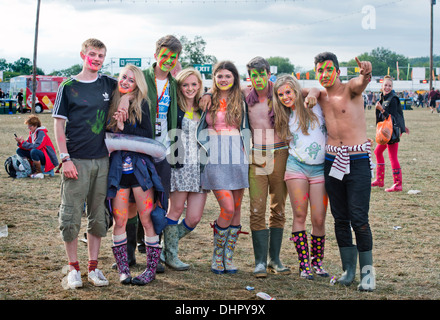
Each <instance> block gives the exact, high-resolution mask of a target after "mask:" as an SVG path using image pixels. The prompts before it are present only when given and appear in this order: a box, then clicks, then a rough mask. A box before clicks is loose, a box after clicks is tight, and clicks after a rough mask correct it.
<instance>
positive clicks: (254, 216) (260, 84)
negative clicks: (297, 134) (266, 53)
mask: <svg viewBox="0 0 440 320" xmlns="http://www.w3.org/2000/svg"><path fill="white" fill-rule="evenodd" d="M246 67H247V69H248V73H249V77H250V79H251V82H252V89H251V90H250V91H249V92H247V93H245V95H246V102H247V105H248V116H249V124H250V127H251V131H252V142H253V144H252V153H251V154H252V158H251V161H250V165H249V196H250V228H251V231H252V242H253V247H254V256H255V269H254V275H255V276H256V277H265V276H266V268H267V269H268V270H269V271H270V272H273V273H278V274H290V269H289V268H287V267H285V266H284V265H283V264H282V262H281V261H280V257H279V255H280V251H281V243H282V238H283V231H284V224H285V222H286V218H285V204H286V197H287V187H286V183H285V181H284V173H285V171H286V161H287V157H288V156H289V150H288V144H287V142H286V141H283V140H282V139H281V138H280V137H278V135H277V133H276V131H275V130H274V112H273V109H272V95H273V84H272V82H270V81H269V78H270V66H269V63H268V62H267V61H266V60H265V59H263V58H262V57H255V58H253V59H252V60H251V61H249V63H248V64H247V66H246ZM302 93H303V95H304V96H306V98H305V103H307V104H308V105H309V107H312V106H313V105H315V104H316V97H317V96H319V90H317V89H310V90H309V89H303V92H302ZM268 193H269V196H270V209H269V210H270V213H269V223H268V226H269V229H268V228H267V227H266V199H267V195H268ZM268 252H269V262H267V254H268Z"/></svg>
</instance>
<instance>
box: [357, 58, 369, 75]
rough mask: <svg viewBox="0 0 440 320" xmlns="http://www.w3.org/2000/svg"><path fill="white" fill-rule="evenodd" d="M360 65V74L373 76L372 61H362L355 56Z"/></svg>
mask: <svg viewBox="0 0 440 320" xmlns="http://www.w3.org/2000/svg"><path fill="white" fill-rule="evenodd" d="M354 59H355V60H356V63H357V65H358V67H359V74H361V75H363V76H371V72H372V71H373V67H372V66H371V62H370V61H360V60H359V59H358V57H355V58H354Z"/></svg>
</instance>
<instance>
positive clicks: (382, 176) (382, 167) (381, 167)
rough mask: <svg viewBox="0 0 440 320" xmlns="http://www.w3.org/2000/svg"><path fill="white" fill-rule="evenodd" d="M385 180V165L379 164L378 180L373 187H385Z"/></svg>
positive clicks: (377, 169) (377, 170)
mask: <svg viewBox="0 0 440 320" xmlns="http://www.w3.org/2000/svg"><path fill="white" fill-rule="evenodd" d="M384 179H385V164H383V163H378V164H377V167H376V180H374V181H373V182H372V183H371V186H372V187H381V188H382V187H383V186H384V185H385V184H384Z"/></svg>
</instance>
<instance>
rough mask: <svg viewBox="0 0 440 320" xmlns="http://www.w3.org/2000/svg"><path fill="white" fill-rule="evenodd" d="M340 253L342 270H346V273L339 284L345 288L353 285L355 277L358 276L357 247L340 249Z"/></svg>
mask: <svg viewBox="0 0 440 320" xmlns="http://www.w3.org/2000/svg"><path fill="white" fill-rule="evenodd" d="M339 253H340V255H341V262H342V270H344V273H343V274H342V275H341V277H340V278H339V279H338V280H337V282H338V283H340V284H342V285H344V286H349V285H351V284H352V283H353V281H354V277H355V276H356V265H357V253H358V251H357V247H356V246H351V247H339Z"/></svg>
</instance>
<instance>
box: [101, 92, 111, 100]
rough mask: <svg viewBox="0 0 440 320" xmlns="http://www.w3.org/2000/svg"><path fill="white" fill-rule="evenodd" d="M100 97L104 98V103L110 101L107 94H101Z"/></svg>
mask: <svg viewBox="0 0 440 320" xmlns="http://www.w3.org/2000/svg"><path fill="white" fill-rule="evenodd" d="M102 96H103V97H104V101H109V100H110V99H109V94H108V93H107V92H106V93H103V94H102Z"/></svg>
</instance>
